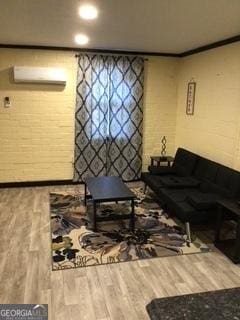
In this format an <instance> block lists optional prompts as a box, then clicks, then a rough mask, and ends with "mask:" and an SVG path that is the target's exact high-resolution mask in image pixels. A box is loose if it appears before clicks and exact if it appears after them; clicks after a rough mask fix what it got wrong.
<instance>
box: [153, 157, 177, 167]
mask: <svg viewBox="0 0 240 320" xmlns="http://www.w3.org/2000/svg"><path fill="white" fill-rule="evenodd" d="M173 161H174V158H173V157H171V156H165V157H163V156H153V157H151V166H154V162H156V163H157V166H161V162H162V163H167V165H168V166H169V167H170V166H171V164H172V162H173Z"/></svg>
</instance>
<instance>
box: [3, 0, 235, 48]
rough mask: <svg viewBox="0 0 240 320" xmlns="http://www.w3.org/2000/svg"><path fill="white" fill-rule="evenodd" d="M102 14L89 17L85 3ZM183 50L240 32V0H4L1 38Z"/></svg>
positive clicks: (49, 43) (27, 42)
mask: <svg viewBox="0 0 240 320" xmlns="http://www.w3.org/2000/svg"><path fill="white" fill-rule="evenodd" d="M86 2H87V3H95V4H96V5H97V7H98V8H99V17H98V19H97V20H95V21H83V20H81V19H80V18H79V16H78V7H79V5H80V4H81V3H86ZM77 33H86V34H87V35H88V36H89V38H90V42H89V44H88V45H87V47H88V48H95V49H113V50H130V51H148V52H171V53H181V52H184V51H187V50H191V49H193V48H196V47H200V46H203V45H206V44H209V43H212V42H216V41H219V40H222V39H225V38H228V37H232V36H235V35H238V34H239V33H240V0H98V1H97V0H88V1H87V0H86V1H79V0H0V43H2V44H24V45H44V46H61V47H77V45H76V44H75V43H74V35H75V34H77Z"/></svg>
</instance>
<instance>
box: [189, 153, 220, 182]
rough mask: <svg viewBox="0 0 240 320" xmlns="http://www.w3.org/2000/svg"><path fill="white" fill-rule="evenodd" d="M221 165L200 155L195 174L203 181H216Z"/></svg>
mask: <svg viewBox="0 0 240 320" xmlns="http://www.w3.org/2000/svg"><path fill="white" fill-rule="evenodd" d="M220 167H221V165H220V164H218V163H216V162H214V161H211V160H208V159H205V158H202V157H200V158H199V161H198V163H197V166H196V170H195V171H194V175H195V176H196V177H197V178H198V179H199V180H201V181H208V182H213V183H214V182H215V181H216V176H217V173H218V170H219V168H220Z"/></svg>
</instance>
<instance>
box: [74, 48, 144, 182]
mask: <svg viewBox="0 0 240 320" xmlns="http://www.w3.org/2000/svg"><path fill="white" fill-rule="evenodd" d="M143 70H144V61H143V59H142V58H140V57H128V56H124V57H120V56H116V57H115V56H104V55H86V54H81V55H80V57H79V60H78V80H77V100H76V113H75V119H76V121H75V122H76V125H75V170H74V180H75V181H83V180H84V179H85V178H86V177H89V176H100V175H117V176H120V177H121V178H122V179H123V180H125V181H130V180H136V179H138V178H139V177H140V174H141V166H142V118H143V113H142V100H143Z"/></svg>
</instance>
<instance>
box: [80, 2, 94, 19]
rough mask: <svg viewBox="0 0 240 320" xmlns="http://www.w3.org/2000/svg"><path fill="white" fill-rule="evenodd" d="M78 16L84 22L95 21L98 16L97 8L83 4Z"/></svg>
mask: <svg viewBox="0 0 240 320" xmlns="http://www.w3.org/2000/svg"><path fill="white" fill-rule="evenodd" d="M79 15H80V17H81V18H83V19H86V20H93V19H96V18H97V16H98V11H97V8H96V7H94V6H93V5H91V4H84V5H82V6H81V7H80V8H79Z"/></svg>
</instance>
